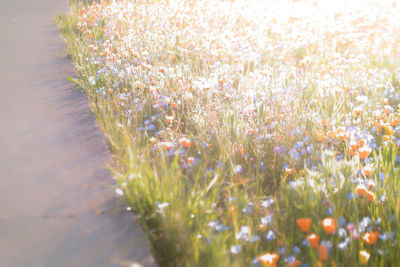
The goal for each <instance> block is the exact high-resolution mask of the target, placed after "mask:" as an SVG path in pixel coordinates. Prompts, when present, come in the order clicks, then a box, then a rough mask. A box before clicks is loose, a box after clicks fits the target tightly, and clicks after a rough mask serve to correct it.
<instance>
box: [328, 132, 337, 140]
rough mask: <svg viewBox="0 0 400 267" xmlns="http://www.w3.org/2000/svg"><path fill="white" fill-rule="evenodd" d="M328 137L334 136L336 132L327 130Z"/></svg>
mask: <svg viewBox="0 0 400 267" xmlns="http://www.w3.org/2000/svg"><path fill="white" fill-rule="evenodd" d="M328 137H329V138H330V139H333V138H335V137H336V132H335V131H329V132H328Z"/></svg>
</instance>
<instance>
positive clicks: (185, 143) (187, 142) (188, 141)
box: [180, 138, 191, 148]
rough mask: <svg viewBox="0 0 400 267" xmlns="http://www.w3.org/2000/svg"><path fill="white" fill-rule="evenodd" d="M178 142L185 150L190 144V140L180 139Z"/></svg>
mask: <svg viewBox="0 0 400 267" xmlns="http://www.w3.org/2000/svg"><path fill="white" fill-rule="evenodd" d="M180 141H181V144H182V146H183V147H185V148H189V147H190V144H191V141H190V139H187V138H181V140H180Z"/></svg>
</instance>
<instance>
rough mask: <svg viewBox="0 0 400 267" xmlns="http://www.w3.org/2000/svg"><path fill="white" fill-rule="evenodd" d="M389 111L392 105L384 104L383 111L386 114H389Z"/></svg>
mask: <svg viewBox="0 0 400 267" xmlns="http://www.w3.org/2000/svg"><path fill="white" fill-rule="evenodd" d="M390 112H392V107H391V106H389V105H386V106H385V113H386V114H389V113H390Z"/></svg>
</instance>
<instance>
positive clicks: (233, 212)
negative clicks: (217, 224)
mask: <svg viewBox="0 0 400 267" xmlns="http://www.w3.org/2000/svg"><path fill="white" fill-rule="evenodd" d="M228 212H229V213H230V214H236V208H235V207H234V206H230V207H229V208H228Z"/></svg>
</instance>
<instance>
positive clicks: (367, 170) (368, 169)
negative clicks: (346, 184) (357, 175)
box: [363, 166, 372, 177]
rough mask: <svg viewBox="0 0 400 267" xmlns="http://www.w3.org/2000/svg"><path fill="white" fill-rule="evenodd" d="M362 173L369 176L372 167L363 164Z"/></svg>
mask: <svg viewBox="0 0 400 267" xmlns="http://www.w3.org/2000/svg"><path fill="white" fill-rule="evenodd" d="M363 172H364V175H365V176H367V177H368V176H370V175H371V173H372V167H371V166H365V167H364V169H363Z"/></svg>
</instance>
